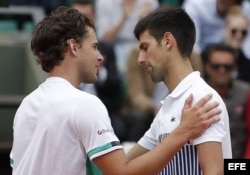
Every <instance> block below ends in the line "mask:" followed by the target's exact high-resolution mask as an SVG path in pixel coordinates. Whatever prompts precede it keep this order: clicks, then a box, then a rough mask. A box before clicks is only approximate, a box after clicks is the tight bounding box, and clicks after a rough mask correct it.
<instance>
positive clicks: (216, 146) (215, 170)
mask: <svg viewBox="0 0 250 175" xmlns="http://www.w3.org/2000/svg"><path fill="white" fill-rule="evenodd" d="M197 151H198V156H199V162H200V166H201V169H202V172H203V174H204V175H223V166H224V165H223V155H222V148H221V143H220V142H205V143H202V144H199V145H197Z"/></svg>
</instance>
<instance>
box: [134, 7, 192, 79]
mask: <svg viewBox="0 0 250 175" xmlns="http://www.w3.org/2000/svg"><path fill="white" fill-rule="evenodd" d="M134 34H135V37H136V38H137V39H138V40H139V45H140V55H139V58H138V62H139V64H140V65H144V64H147V65H146V66H148V68H150V69H152V70H150V74H151V77H152V80H153V81H154V82H159V81H162V78H163V77H161V76H162V75H160V74H162V72H163V71H164V70H163V69H166V65H168V63H167V62H168V60H169V58H170V57H174V54H177V55H178V56H180V57H181V58H183V59H188V58H190V55H191V53H192V50H193V45H194V42H195V26H194V22H193V21H192V20H191V18H190V17H189V16H188V14H187V13H186V12H185V11H184V10H183V9H182V8H174V7H161V8H159V9H157V10H156V11H154V12H152V13H151V14H149V15H147V16H146V17H144V18H142V19H141V20H140V21H139V22H138V23H137V24H136V26H135V29H134ZM142 58H144V59H142ZM145 59H147V62H148V63H144V62H145ZM171 59H174V58H171ZM149 65H150V66H149ZM145 68H147V67H145ZM148 71H149V70H147V72H148Z"/></svg>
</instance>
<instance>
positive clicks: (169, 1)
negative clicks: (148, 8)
mask: <svg viewBox="0 0 250 175" xmlns="http://www.w3.org/2000/svg"><path fill="white" fill-rule="evenodd" d="M158 1H159V3H160V5H167V6H174V7H179V6H181V5H182V4H183V2H184V0H158Z"/></svg>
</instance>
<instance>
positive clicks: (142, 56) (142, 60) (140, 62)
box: [137, 51, 145, 65]
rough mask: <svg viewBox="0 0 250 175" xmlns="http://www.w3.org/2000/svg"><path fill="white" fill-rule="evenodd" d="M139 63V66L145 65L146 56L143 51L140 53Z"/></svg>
mask: <svg viewBox="0 0 250 175" xmlns="http://www.w3.org/2000/svg"><path fill="white" fill-rule="evenodd" d="M137 63H138V64H139V65H143V64H144V63H145V55H144V54H143V53H142V52H141V51H140V52H139V55H138V58H137Z"/></svg>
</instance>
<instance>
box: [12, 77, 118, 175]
mask: <svg viewBox="0 0 250 175" xmlns="http://www.w3.org/2000/svg"><path fill="white" fill-rule="evenodd" d="M13 128H14V142H13V148H12V152H11V161H12V167H13V175H45V174H46V175H69V174H70V175H86V174H90V173H92V174H93V172H95V173H96V174H101V173H100V171H99V170H98V169H97V167H96V166H95V165H93V162H92V161H91V160H92V159H93V158H95V157H98V156H101V155H104V154H106V153H109V152H111V151H113V150H116V149H121V148H122V146H121V145H120V142H119V140H118V138H117V137H116V136H115V134H114V131H113V128H112V126H111V123H110V118H109V115H108V112H107V109H106V108H105V106H104V105H103V103H102V102H101V101H100V100H99V99H98V98H97V97H96V96H93V95H90V94H88V93H86V92H83V91H81V90H78V89H76V88H75V87H73V86H72V85H71V84H70V83H69V82H68V81H66V80H65V79H62V78H58V77H51V78H48V79H47V80H46V81H45V82H44V83H42V84H41V85H40V86H39V87H38V88H37V89H36V90H35V91H33V92H32V93H31V94H30V95H28V96H27V97H26V98H25V99H24V100H23V102H22V104H21V105H20V107H19V108H18V110H17V113H16V115H15V119H14V127H13Z"/></svg>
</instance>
